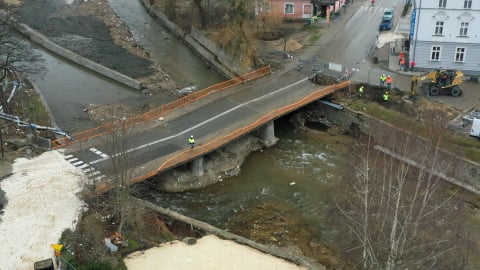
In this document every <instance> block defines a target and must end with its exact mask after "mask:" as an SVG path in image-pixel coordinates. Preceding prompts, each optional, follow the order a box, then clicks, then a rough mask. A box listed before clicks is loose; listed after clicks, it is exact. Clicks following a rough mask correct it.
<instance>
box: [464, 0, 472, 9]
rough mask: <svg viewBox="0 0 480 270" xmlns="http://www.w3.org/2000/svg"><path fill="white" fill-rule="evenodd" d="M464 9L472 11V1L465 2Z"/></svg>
mask: <svg viewBox="0 0 480 270" xmlns="http://www.w3.org/2000/svg"><path fill="white" fill-rule="evenodd" d="M463 8H467V9H471V8H472V0H465V1H464V2H463Z"/></svg>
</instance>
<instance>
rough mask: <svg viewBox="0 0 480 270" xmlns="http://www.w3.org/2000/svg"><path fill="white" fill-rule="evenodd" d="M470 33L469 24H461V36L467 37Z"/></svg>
mask: <svg viewBox="0 0 480 270" xmlns="http://www.w3.org/2000/svg"><path fill="white" fill-rule="evenodd" d="M467 32H468V22H462V23H460V33H459V36H461V37H466V36H467Z"/></svg>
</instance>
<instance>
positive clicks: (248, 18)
mask: <svg viewBox="0 0 480 270" xmlns="http://www.w3.org/2000/svg"><path fill="white" fill-rule="evenodd" d="M253 11H254V7H253V5H252V1H251V0H226V1H225V15H224V18H223V20H224V21H225V30H224V32H223V33H222V34H223V35H222V37H223V38H222V39H221V40H220V41H219V43H220V45H221V46H222V47H223V48H224V49H225V50H226V51H227V52H229V53H230V54H231V55H232V56H233V57H235V58H237V59H238V60H239V62H240V63H242V64H244V65H245V66H249V65H251V64H252V63H253V62H254V57H255V49H254V44H253V40H254V37H253V33H252V23H253V21H254V20H253V18H254V14H253Z"/></svg>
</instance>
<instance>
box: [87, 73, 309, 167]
mask: <svg viewBox="0 0 480 270" xmlns="http://www.w3.org/2000/svg"><path fill="white" fill-rule="evenodd" d="M306 80H308V78H307V77H305V78H303V79H301V80H299V81H297V82H294V83H291V84H289V85H287V86H284V87H282V88H280V89H278V90H275V91H273V92H270V93H268V94H265V95H263V96H260V97H257V98H254V99H252V100H249V101H247V102H245V103H242V104H239V105H237V106H235V107H233V108H231V109H229V110H226V111H224V112H222V113H220V114H217V115H216V116H214V117H212V118H209V119H207V120H205V121H203V122H200V123H198V124H196V125H195V126H192V127H190V128H187V129H185V130H183V131H181V132H179V133H177V134H173V135H171V136H168V137H165V138H162V139H159V140H156V141H152V142H149V143H146V144H142V145H139V146H137V147H134V148H131V149H128V150H126V151H125V152H124V153H130V152H133V151H137V150H140V149H143V148H146V147H149V146H152V145H154V144H157V143H161V142H164V141H167V140H170V139H173V138H176V137H178V136H180V135H184V134H186V133H189V132H190V131H192V130H194V129H196V128H198V127H201V126H203V125H205V124H208V123H210V122H212V121H213V120H216V119H218V118H220V117H222V116H224V115H226V114H228V113H231V112H233V111H235V110H238V109H239V108H242V107H246V106H247V105H249V104H251V103H254V102H257V101H259V100H261V99H264V98H267V97H270V96H273V95H275V94H277V93H280V92H282V91H285V90H286V89H288V88H290V87H293V86H295V85H297V84H300V83H302V82H304V81H306ZM124 153H117V154H115V155H113V156H112V157H116V156H118V155H121V154H124ZM107 159H109V157H108V156H107V157H103V158H101V159H97V160H94V161H92V162H89V164H96V163H99V162H102V161H105V160H107Z"/></svg>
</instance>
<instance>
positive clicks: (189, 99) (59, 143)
mask: <svg viewBox="0 0 480 270" xmlns="http://www.w3.org/2000/svg"><path fill="white" fill-rule="evenodd" d="M270 73H271V68H270V66H266V67H263V68H260V69H257V70H254V71H252V72H249V73H247V74H244V75H241V76H239V77H236V78H233V79H231V80H228V81H224V82H221V83H218V84H214V85H212V86H209V87H207V88H204V89H202V90H199V91H195V92H192V93H190V94H188V95H186V96H184V97H181V98H179V99H176V100H174V101H172V102H169V103H167V104H164V105H161V106H159V107H157V108H154V109H152V110H150V111H148V112H145V113H143V114H139V115H135V116H132V117H129V118H127V119H126V120H125V121H124V122H123V125H125V126H126V127H130V126H133V125H138V124H142V123H145V122H147V121H150V120H152V119H154V118H158V117H160V116H162V115H165V114H167V113H169V112H171V111H173V110H176V109H178V108H180V107H183V106H185V105H188V104H190V103H193V102H195V101H197V100H200V99H202V98H204V97H207V96H208V95H210V94H214V93H217V92H220V91H222V90H225V89H228V88H230V87H233V86H235V85H238V84H241V83H245V82H248V81H251V80H254V79H258V78H260V77H263V76H265V75H268V74H270ZM114 128H115V123H108V124H104V125H101V126H99V127H96V128H93V129H89V130H85V131H80V132H77V133H74V134H72V136H71V137H73V138H74V140H73V141H72V140H70V139H68V138H65V137H64V138H59V139H56V140H54V141H52V148H53V149H57V148H61V147H65V146H67V145H70V144H74V143H76V142H80V141H85V140H88V139H91V138H95V137H98V136H102V135H105V134H108V133H109V132H112V130H113V129H114Z"/></svg>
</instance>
